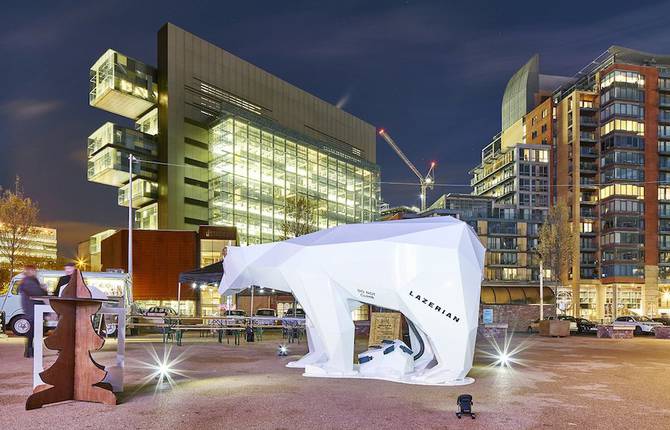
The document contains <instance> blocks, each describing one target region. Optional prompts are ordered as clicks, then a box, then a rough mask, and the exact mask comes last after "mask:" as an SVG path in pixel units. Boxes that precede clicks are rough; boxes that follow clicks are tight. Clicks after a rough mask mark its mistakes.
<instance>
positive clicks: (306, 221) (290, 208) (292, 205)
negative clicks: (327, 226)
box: [282, 195, 318, 239]
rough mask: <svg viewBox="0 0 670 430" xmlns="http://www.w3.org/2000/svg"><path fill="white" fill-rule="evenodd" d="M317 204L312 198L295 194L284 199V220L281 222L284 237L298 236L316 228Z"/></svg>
mask: <svg viewBox="0 0 670 430" xmlns="http://www.w3.org/2000/svg"><path fill="white" fill-rule="evenodd" d="M317 210H318V205H317V203H316V202H315V201H314V200H310V199H308V198H307V197H305V196H302V195H296V196H295V197H289V198H287V199H286V221H284V222H283V223H282V230H283V232H284V238H285V239H288V238H290V237H298V236H302V235H304V234H309V233H312V232H314V231H316V230H317V228H316V222H317V219H316V215H317Z"/></svg>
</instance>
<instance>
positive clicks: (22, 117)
mask: <svg viewBox="0 0 670 430" xmlns="http://www.w3.org/2000/svg"><path fill="white" fill-rule="evenodd" d="M62 106H63V102H62V101H60V100H34V99H18V100H10V101H8V102H5V103H2V104H0V113H1V114H3V115H5V116H7V117H8V118H9V119H11V120H13V121H27V120H34V119H36V118H40V117H42V116H44V115H47V114H49V113H51V112H54V111H56V110H58V109H60V108H61V107H62Z"/></svg>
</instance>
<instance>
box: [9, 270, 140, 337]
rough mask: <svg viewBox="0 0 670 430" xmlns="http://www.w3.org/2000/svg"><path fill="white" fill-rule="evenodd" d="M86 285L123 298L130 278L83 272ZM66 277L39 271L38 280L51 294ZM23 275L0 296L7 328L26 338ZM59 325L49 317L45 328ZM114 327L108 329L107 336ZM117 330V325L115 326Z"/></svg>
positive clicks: (27, 321) (110, 273)
mask: <svg viewBox="0 0 670 430" xmlns="http://www.w3.org/2000/svg"><path fill="white" fill-rule="evenodd" d="M82 274H83V276H84V281H85V282H86V285H88V286H89V287H90V286H93V287H95V288H97V289H99V290H100V291H102V292H103V293H105V294H106V295H107V297H109V298H113V297H121V296H122V295H123V290H124V288H125V285H126V281H127V279H128V277H127V276H126V274H125V273H114V272H109V273H108V272H83V273H82ZM63 275H65V272H63V271H61V270H39V271H38V272H37V278H38V279H39V281H40V283H41V284H42V286H43V287H45V288H46V289H47V291H48V293H49V294H53V293H54V291H55V290H56V285H57V283H58V278H59V277H61V276H63ZM22 279H23V275H22V274H21V275H16V276H14V277H13V278H12V280H11V282H10V284H9V289H8V290H7V294H2V295H0V312H2V311H4V313H5V320H4V321H3V323H4V325H5V327H6V328H8V329H10V330H12V331H13V332H14V334H17V335H20V336H24V335H25V334H26V333H28V331H30V321H29V320H28V319H27V318H26V317H25V312H24V311H23V308H22V306H21V296H20V295H19V285H20V284H21V280H22ZM56 324H57V320H56V318H55V315H54V316H51V317H47V318H46V322H45V327H47V328H53V327H55V326H56ZM111 328H112V327H108V328H106V331H107V334H111V333H109V331H110V329H111ZM113 328H114V330H115V328H116V327H115V325H114V327H113Z"/></svg>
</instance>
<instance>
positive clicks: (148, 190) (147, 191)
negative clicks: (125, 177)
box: [118, 179, 158, 208]
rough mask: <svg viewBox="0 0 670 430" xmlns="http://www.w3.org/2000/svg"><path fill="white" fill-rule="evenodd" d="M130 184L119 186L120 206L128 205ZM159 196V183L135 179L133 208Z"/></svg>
mask: <svg viewBox="0 0 670 430" xmlns="http://www.w3.org/2000/svg"><path fill="white" fill-rule="evenodd" d="M129 188H130V187H129V186H128V184H126V185H124V186H122V187H121V188H119V197H118V202H119V206H128V191H129ZM157 198H158V183H156V182H153V181H147V180H146V179H138V180H137V181H133V208H140V207H142V206H144V205H146V204H147V203H151V202H153V201H155V200H156V199H157Z"/></svg>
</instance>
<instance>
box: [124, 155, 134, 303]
mask: <svg viewBox="0 0 670 430" xmlns="http://www.w3.org/2000/svg"><path fill="white" fill-rule="evenodd" d="M134 160H135V157H134V156H133V154H130V155H128V280H129V288H128V297H126V300H128V303H132V302H133V161H134Z"/></svg>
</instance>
